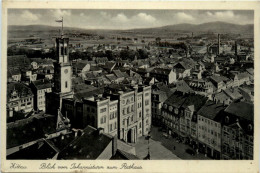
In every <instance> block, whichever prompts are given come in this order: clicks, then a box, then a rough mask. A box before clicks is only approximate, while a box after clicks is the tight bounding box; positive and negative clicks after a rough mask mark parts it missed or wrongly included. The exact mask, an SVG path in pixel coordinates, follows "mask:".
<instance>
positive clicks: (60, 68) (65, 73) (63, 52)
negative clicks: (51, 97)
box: [53, 37, 72, 93]
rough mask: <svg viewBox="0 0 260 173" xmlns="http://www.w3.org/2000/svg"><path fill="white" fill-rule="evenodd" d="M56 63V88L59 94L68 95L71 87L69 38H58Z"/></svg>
mask: <svg viewBox="0 0 260 173" xmlns="http://www.w3.org/2000/svg"><path fill="white" fill-rule="evenodd" d="M55 45H56V61H57V62H55V63H54V76H53V79H54V88H53V91H54V92H57V93H68V92H71V91H72V87H71V76H72V70H71V64H70V62H69V38H63V37H61V38H56V44H55Z"/></svg>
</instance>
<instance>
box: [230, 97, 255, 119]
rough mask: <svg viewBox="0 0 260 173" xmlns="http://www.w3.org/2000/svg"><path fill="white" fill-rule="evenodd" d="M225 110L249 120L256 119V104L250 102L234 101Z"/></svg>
mask: <svg viewBox="0 0 260 173" xmlns="http://www.w3.org/2000/svg"><path fill="white" fill-rule="evenodd" d="M225 112H227V113H230V114H232V115H235V116H238V117H241V118H244V119H246V120H249V121H254V105H253V104H252V103H248V102H243V101H240V102H232V103H231V104H230V105H229V106H228V107H227V108H226V109H225Z"/></svg>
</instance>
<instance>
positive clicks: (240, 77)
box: [237, 72, 249, 80]
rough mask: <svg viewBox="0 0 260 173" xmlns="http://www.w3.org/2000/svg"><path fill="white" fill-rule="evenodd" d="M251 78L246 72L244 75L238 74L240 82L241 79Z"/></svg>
mask: <svg viewBox="0 0 260 173" xmlns="http://www.w3.org/2000/svg"><path fill="white" fill-rule="evenodd" d="M247 77H249V74H248V73H246V72H244V73H238V74H237V78H238V79H239V80H240V79H244V78H247Z"/></svg>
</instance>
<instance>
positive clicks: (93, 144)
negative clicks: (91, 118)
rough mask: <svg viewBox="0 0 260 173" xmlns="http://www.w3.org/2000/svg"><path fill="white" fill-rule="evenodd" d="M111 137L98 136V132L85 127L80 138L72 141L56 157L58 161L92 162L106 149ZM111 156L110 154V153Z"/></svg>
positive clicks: (105, 135)
mask: <svg viewBox="0 0 260 173" xmlns="http://www.w3.org/2000/svg"><path fill="white" fill-rule="evenodd" d="M112 140H113V137H112V136H109V135H107V134H99V132H98V130H97V129H95V128H93V127H91V126H87V127H86V128H85V129H84V132H83V134H82V136H80V137H78V138H77V139H75V140H73V141H72V142H71V143H70V144H69V145H68V146H66V147H65V148H64V149H63V150H62V151H61V152H60V153H59V155H58V159H64V160H69V159H78V160H94V159H97V158H98V157H99V156H100V154H102V152H103V151H104V150H105V149H106V148H107V146H108V145H109V143H110V142H112ZM111 156H112V153H111Z"/></svg>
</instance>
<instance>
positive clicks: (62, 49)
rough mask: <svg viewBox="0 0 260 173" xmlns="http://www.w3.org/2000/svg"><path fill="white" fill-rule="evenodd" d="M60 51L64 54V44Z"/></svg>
mask: <svg viewBox="0 0 260 173" xmlns="http://www.w3.org/2000/svg"><path fill="white" fill-rule="evenodd" d="M60 52H61V55H64V48H63V47H62V46H61V47H60Z"/></svg>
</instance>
